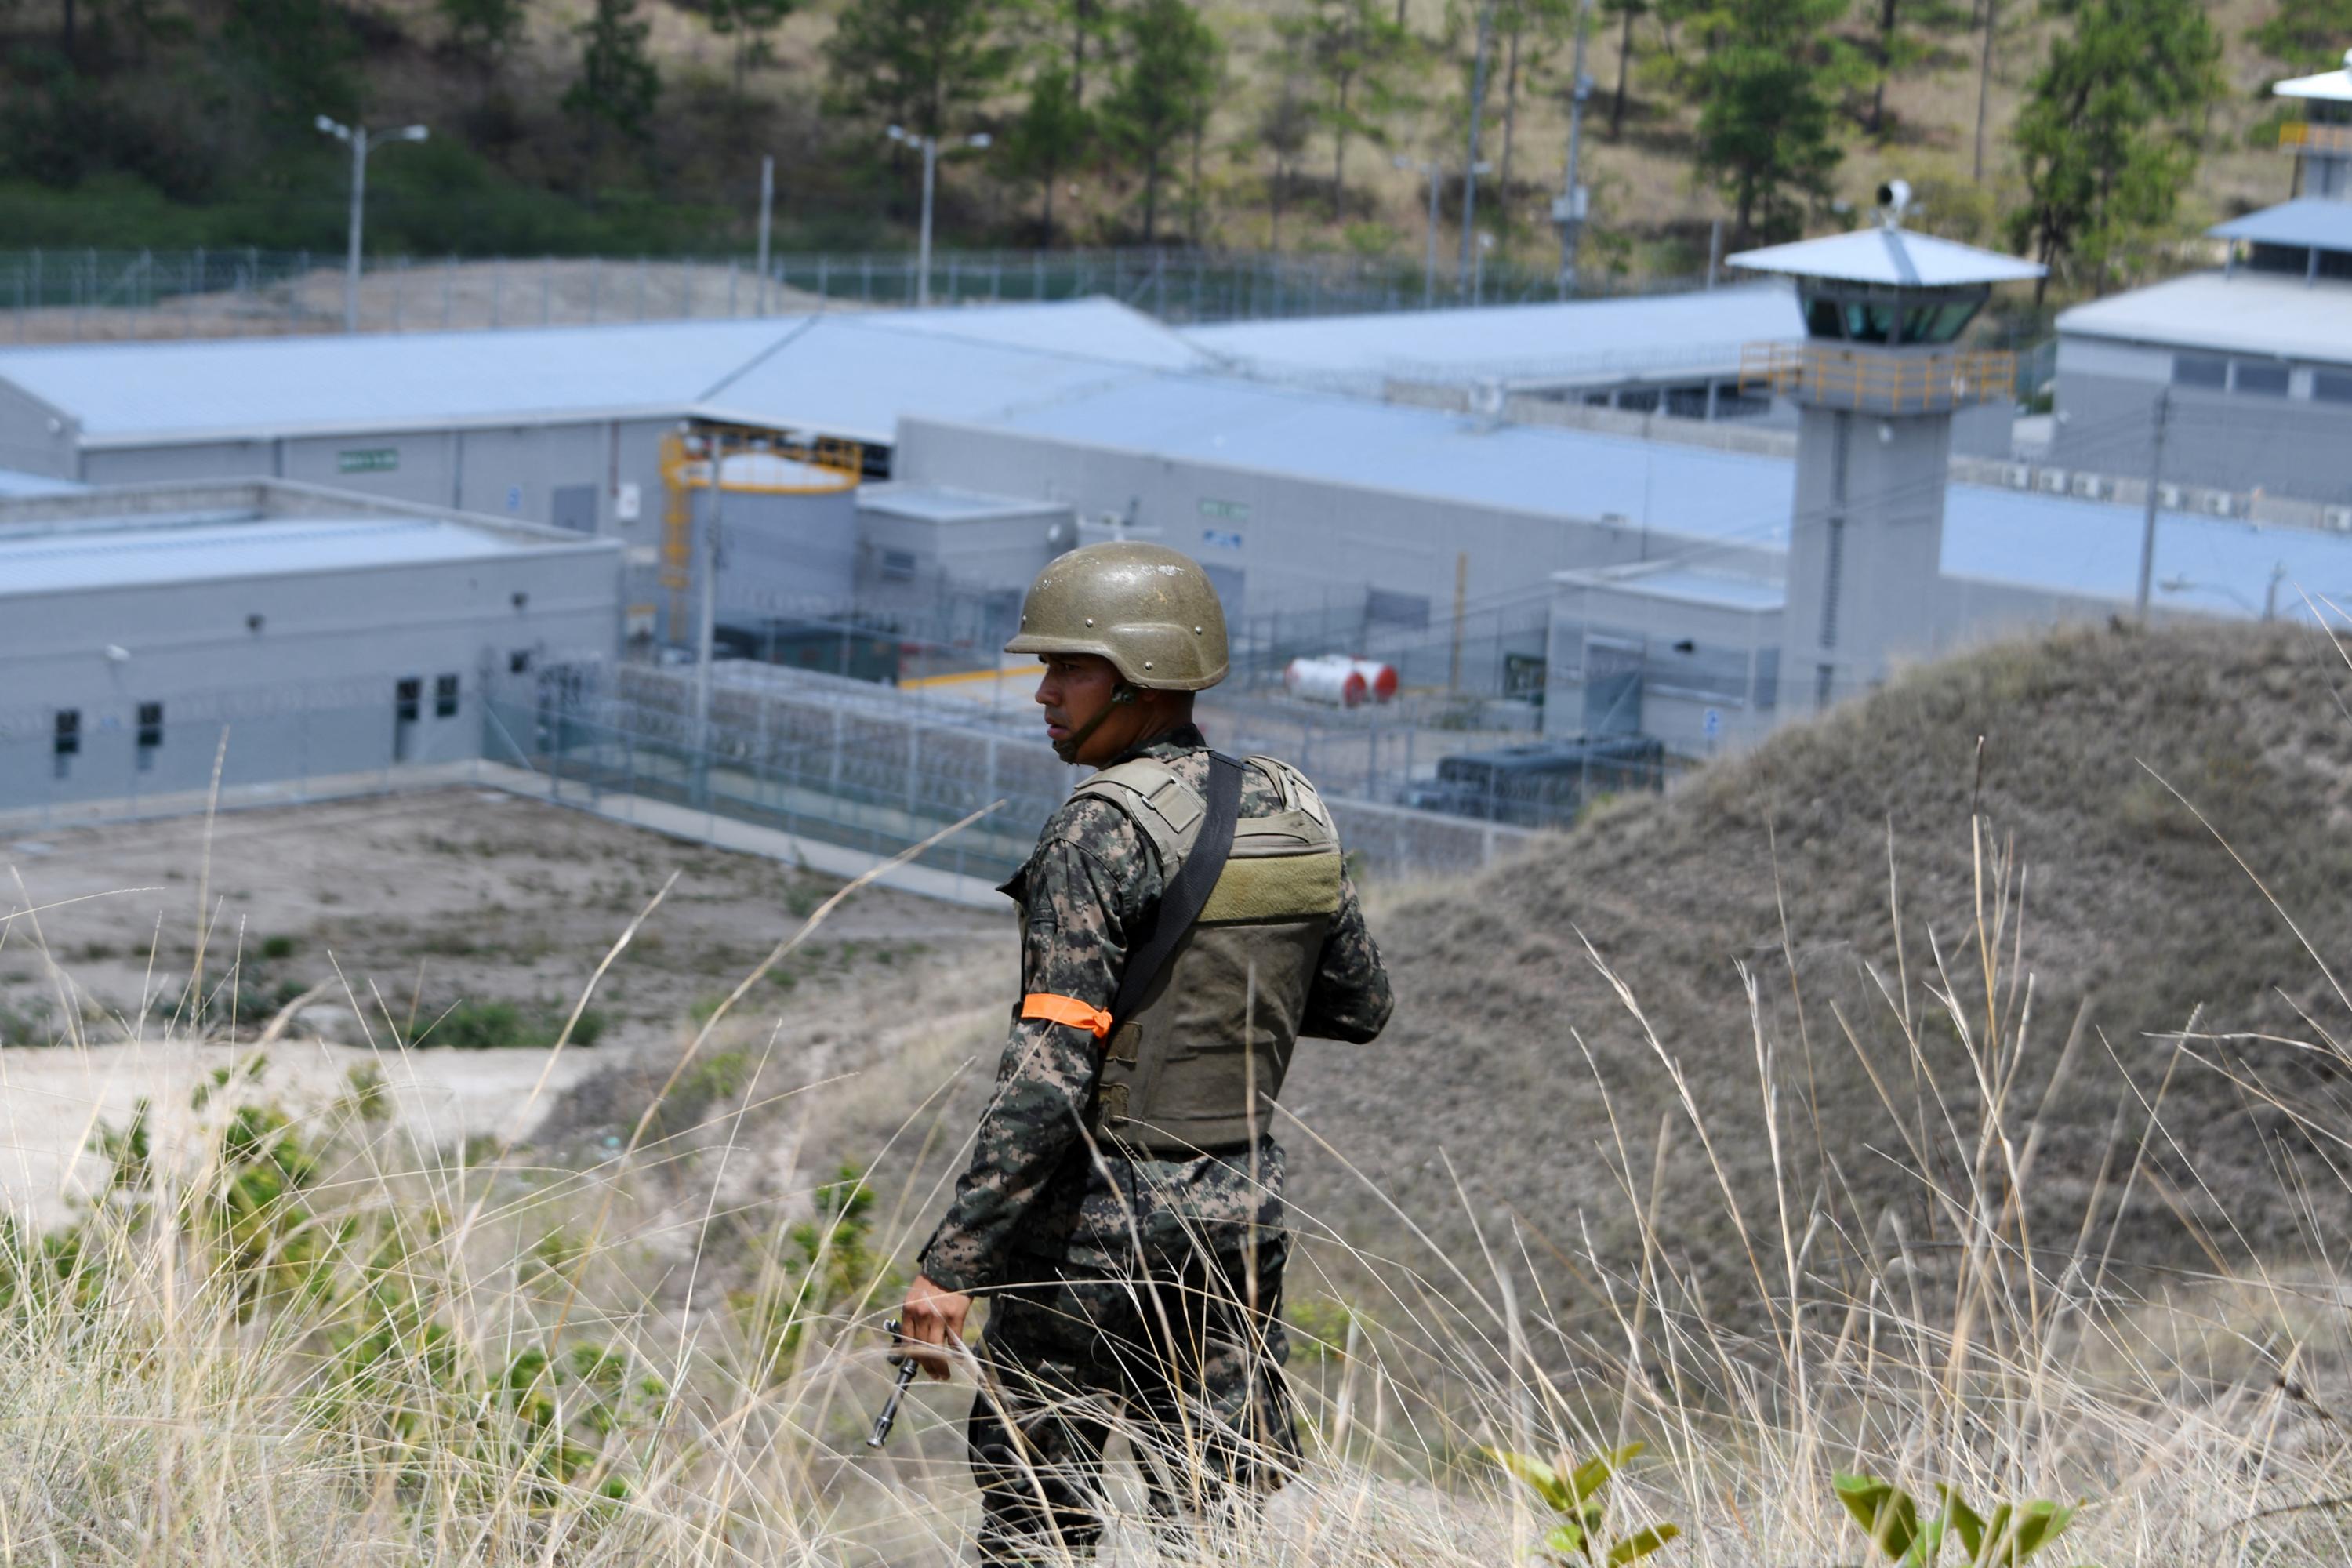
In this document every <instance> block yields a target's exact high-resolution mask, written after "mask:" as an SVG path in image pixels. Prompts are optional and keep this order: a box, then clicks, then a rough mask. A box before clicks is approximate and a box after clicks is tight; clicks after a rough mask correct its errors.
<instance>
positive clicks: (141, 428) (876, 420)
mask: <svg viewBox="0 0 2352 1568" xmlns="http://www.w3.org/2000/svg"><path fill="white" fill-rule="evenodd" d="M1195 363H1205V356H1204V355H1202V354H1201V353H1199V351H1197V350H1194V349H1192V347H1190V346H1189V345H1188V344H1186V343H1184V342H1183V341H1182V340H1181V339H1180V338H1178V337H1176V336H1175V334H1173V333H1172V332H1170V331H1168V330H1167V329H1166V328H1164V327H1161V326H1160V325H1159V323H1157V322H1155V321H1150V320H1149V319H1148V318H1145V317H1142V316H1140V315H1139V314H1138V313H1137V312H1135V311H1133V310H1129V309H1127V308H1126V307H1125V306H1123V305H1120V304H1118V302H1116V301H1114V300H1100V299H1096V300H1071V301H1067V302H1065V303H1058V304H1048V305H1010V306H971V307H964V308H961V309H955V310H931V311H872V312H867V311H842V312H837V313H834V314H829V315H821V316H800V317H772V318H769V319H766V320H745V321H662V322H646V323H642V324H640V323H630V324H625V325H615V326H597V327H552V328H528V329H515V330H506V331H478V332H417V333H370V334H365V335H362V336H355V337H340V336H338V337H302V338H249V339H233V340H214V341H207V342H167V343H80V344H71V345H60V346H57V347H46V348H26V349H7V350H0V382H6V383H10V384H14V385H16V387H18V388H19V389H21V390H22V391H24V392H25V393H26V394H28V395H31V396H32V397H34V398H36V399H37V400H39V401H40V402H42V403H45V404H47V405H49V406H50V407H52V408H54V409H56V410H58V412H59V413H60V414H62V415H64V416H67V417H68V418H71V419H73V420H75V421H77V422H79V425H80V426H81V434H82V438H83V441H84V443H85V444H86V445H88V446H91V447H106V446H118V447H120V446H141V445H147V444H151V443H158V442H167V441H181V442H186V441H199V440H264V439H270V438H273V437H281V436H299V435H305V434H331V433H339V432H353V433H358V432H370V431H391V430H401V429H415V430H434V429H447V428H452V427H457V426H499V425H527V424H542V423H558V422H563V421H567V420H584V419H604V418H672V417H676V416H680V415H684V414H687V413H689V412H694V411H696V410H697V409H698V407H700V406H702V405H705V403H706V401H707V400H710V399H716V400H717V403H718V405H719V407H720V409H721V410H722V411H723V412H724V413H726V414H728V415H730V416H735V417H740V418H743V419H746V420H749V421H752V422H757V423H763V424H771V425H777V426H789V427H796V428H798V427H806V428H816V429H822V430H824V431H827V432H830V433H834V434H839V435H845V436H856V437H862V438H864V439H867V440H872V441H887V440H888V439H890V437H891V431H892V428H893V426H895V424H896V422H897V410H898V407H899V406H900V405H902V404H912V405H919V406H922V407H927V408H929V407H939V408H941V409H942V410H943V411H948V412H954V411H960V410H971V409H973V408H976V407H979V406H983V405H987V404H988V403H989V402H990V400H991V399H992V398H994V399H996V400H997V401H1003V398H1005V397H1017V396H1021V395H1025V394H1026V393H1027V392H1028V391H1029V389H1030V388H1031V387H1032V385H1034V384H1039V383H1043V384H1051V385H1055V386H1062V385H1066V384H1070V382H1071V381H1073V380H1074V379H1076V378H1079V377H1081V376H1083V375H1084V374H1087V373H1088V371H1089V370H1090V369H1098V368H1099V367H1102V366H1106V365H1109V366H1135V365H1147V366H1154V367H1160V368H1169V369H1174V368H1182V367H1184V366H1188V365H1192V364H1195ZM943 382H944V384H942V383H943ZM835 409H840V410H843V411H844V412H845V416H847V417H848V419H849V421H850V427H843V425H842V423H841V421H840V420H837V419H835V418H831V417H828V415H830V414H831V413H832V412H833V411H834V410H835Z"/></svg>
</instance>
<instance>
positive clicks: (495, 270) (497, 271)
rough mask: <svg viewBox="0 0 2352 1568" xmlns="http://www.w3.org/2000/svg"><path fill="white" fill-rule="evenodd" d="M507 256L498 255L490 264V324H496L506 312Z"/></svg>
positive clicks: (494, 325)
mask: <svg viewBox="0 0 2352 1568" xmlns="http://www.w3.org/2000/svg"><path fill="white" fill-rule="evenodd" d="M506 303H507V258H505V257H503V256H501V257H499V258H498V259H497V260H496V261H494V262H492V263H491V264H490V325H491V326H493V327H496V326H498V325H499V323H500V321H501V320H502V319H503V318H504V316H505V313H506Z"/></svg>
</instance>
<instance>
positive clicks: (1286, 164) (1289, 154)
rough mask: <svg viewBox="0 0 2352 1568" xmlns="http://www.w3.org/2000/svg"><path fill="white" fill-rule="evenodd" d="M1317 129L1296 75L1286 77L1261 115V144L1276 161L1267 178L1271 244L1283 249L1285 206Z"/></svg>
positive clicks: (1259, 135)
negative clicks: (1309, 141) (1310, 140)
mask: <svg viewBox="0 0 2352 1568" xmlns="http://www.w3.org/2000/svg"><path fill="white" fill-rule="evenodd" d="M1314 132H1315V108H1314V105H1313V104H1311V103H1309V102H1308V101H1307V95H1306V93H1304V92H1303V91H1301V90H1300V89H1299V85H1298V81H1297V79H1296V78H1295V77H1289V76H1286V77H1284V78H1283V79H1282V85H1281V87H1280V89H1278V90H1277V91H1276V93H1275V95H1274V96H1273V97H1272V98H1271V99H1268V100H1266V104H1265V108H1264V109H1263V110H1260V111H1259V114H1258V117H1257V145H1258V147H1260V148H1263V149H1264V150H1265V152H1266V153H1267V154H1269V155H1270V156H1271V157H1272V158H1273V160H1274V170H1273V172H1272V173H1271V174H1267V175H1266V178H1265V205H1266V215H1267V220H1268V231H1269V232H1268V236H1267V243H1268V245H1270V246H1271V247H1273V248H1274V249H1276V250H1280V249H1281V248H1282V209H1283V205H1284V204H1285V203H1286V201H1287V200H1288V199H1289V195H1290V190H1291V186H1292V185H1293V184H1296V183H1297V179H1298V165H1299V163H1300V162H1301V161H1302V160H1303V159H1304V158H1305V157H1306V155H1307V139H1308V138H1309V137H1311V136H1312V135H1313V134H1314Z"/></svg>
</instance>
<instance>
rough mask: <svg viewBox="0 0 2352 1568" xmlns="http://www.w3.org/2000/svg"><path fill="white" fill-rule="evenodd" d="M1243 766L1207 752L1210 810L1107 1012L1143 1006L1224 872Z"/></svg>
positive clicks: (1120, 1013)
mask: <svg viewBox="0 0 2352 1568" xmlns="http://www.w3.org/2000/svg"><path fill="white" fill-rule="evenodd" d="M1241 806H1242V765H1241V763H1237V762H1235V761H1234V759H1233V758H1231V757H1228V756H1226V755H1225V754H1224V753H1223V752H1210V753H1209V805H1208V815H1207V816H1206V818H1205V819H1204V820H1203V821H1202V824H1201V832H1200V836H1199V837H1196V838H1194V839H1193V840H1192V849H1191V850H1190V851H1189V852H1188V853H1187V854H1186V855H1185V857H1184V858H1183V861H1182V863H1181V864H1180V865H1179V866H1178V867H1177V868H1176V872H1175V874H1174V875H1173V876H1171V877H1170V878H1169V879H1168V888H1167V890H1166V891H1165V892H1163V893H1161V894H1160V910H1159V913H1158V915H1157V916H1156V917H1155V918H1154V919H1153V921H1152V922H1151V934H1150V935H1149V936H1147V937H1145V938H1144V939H1143V941H1142V942H1141V943H1140V944H1139V945H1138V946H1137V947H1136V948H1135V950H1134V951H1133V952H1129V954H1128V955H1127V973H1125V974H1122V975H1121V976H1120V977H1119V982H1118V996H1116V997H1115V998H1113V999H1112V1001H1111V1005H1110V1016H1112V1017H1113V1018H1114V1019H1118V1020H1121V1021H1124V1020H1125V1019H1127V1018H1129V1017H1131V1016H1134V1013H1135V1010H1136V1009H1137V1008H1138V1007H1139V1006H1141V1005H1143V994H1144V993H1145V992H1147V991H1149V990H1150V989H1151V983H1152V981H1154V980H1155V979H1157V978H1159V975H1160V970H1161V969H1162V968H1163V967H1165V966H1166V964H1167V963H1168V960H1169V957H1170V956H1171V954H1172V953H1174V952H1175V951H1176V944H1177V943H1178V942H1181V941H1183V940H1184V933H1185V932H1186V931H1191V930H1192V922H1193V921H1196V920H1199V919H1200V918H1201V911H1202V910H1204V909H1206V908H1208V905H1209V892H1210V889H1213V888H1214V887H1215V886H1216V885H1217V879H1218V877H1220V876H1221V875H1223V872H1224V869H1225V860H1226V858H1227V857H1229V856H1230V855H1231V854H1232V853H1233V848H1234V825H1235V824H1237V823H1238V822H1239V821H1240V820H1241Z"/></svg>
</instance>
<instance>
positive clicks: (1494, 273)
mask: <svg viewBox="0 0 2352 1568" xmlns="http://www.w3.org/2000/svg"><path fill="white" fill-rule="evenodd" d="M1698 281H1699V280H1697V279H1672V280H1666V281H1664V282H1651V283H1648V284H1645V285H1644V286H1643V291H1655V292H1677V291H1680V290H1682V289H1688V288H1693V287H1696V286H1697V283H1698ZM924 283H925V280H924V277H923V274H922V270H921V268H920V267H919V264H918V262H917V260H916V258H915V257H914V256H913V255H912V254H911V253H908V252H905V251H871V252H843V253H824V254H816V255H792V256H784V257H779V258H774V259H773V260H772V263H771V265H770V267H769V268H768V272H767V276H766V277H765V279H762V277H761V272H760V268H759V267H758V264H757V263H756V262H755V261H753V260H751V258H745V257H716V258H711V257H704V258H675V257H666V258H652V257H594V256H592V257H539V258H456V257H451V258H446V259H436V258H417V257H372V258H368V259H367V260H366V262H365V265H364V268H363V270H362V274H361V276H360V278H359V279H358V282H357V286H356V289H353V290H352V298H351V300H350V301H349V304H350V308H351V310H352V315H353V319H354V320H355V321H356V322H357V325H358V329H359V330H360V331H371V332H399V331H452V330H460V329H462V330H478V329H484V328H502V327H538V326H582V325H593V324H596V323H600V322H617V321H683V320H710V319H721V320H723V319H726V318H730V317H754V316H763V315H772V314H785V313H796V312H801V311H805V310H817V309H835V308H875V309H882V308H898V307H903V306H908V305H913V304H916V303H918V302H919V300H923V299H924V298H926V297H928V299H929V301H930V303H932V304H934V305H963V304H975V303H983V302H1017V301H1048V300H1073V299H1083V298H1087V297H1091V296H1096V295H1108V296H1109V297H1111V298H1113V299H1117V300H1122V301H1124V302H1126V303H1127V304H1129V305H1131V306H1133V307H1135V308H1136V309H1138V310H1143V311H1146V312H1149V313H1150V314H1151V315H1154V316H1157V317H1159V318H1160V320H1162V321H1176V322H1208V321H1249V320H1261V319H1267V318H1278V317H1291V316H1322V315H1334V314H1347V313H1355V312H1362V311H1379V310H1417V309H1419V308H1420V307H1421V304H1422V300H1423V276H1422V273H1421V270H1420V268H1419V267H1418V266H1417V265H1416V264H1414V263H1412V262H1409V261H1401V260H1391V259H1389V258H1359V257H1348V256H1306V255H1301V256H1291V255H1282V254H1276V253H1265V254H1249V253H1244V254H1229V253H1223V252H1211V251H1196V250H1171V249H1164V248H1163V249H1132V250H1039V251H1027V250H1023V251H1013V250H988V251H941V252H938V253H936V254H935V255H934V256H933V258H932V260H931V266H930V273H929V288H928V289H926V288H925V286H924ZM347 284H348V279H346V277H345V273H344V267H343V258H341V256H339V255H331V254H326V253H321V252H316V251H287V250H260V249H252V248H246V249H233V250H187V251H163V250H136V251H123V250H92V249H74V250H52V249H37V250H19V251H0V309H4V310H6V311H7V312H8V320H7V321H6V323H5V327H0V342H6V341H13V342H79V341H101V340H109V339H117V338H193V337H253V336H268V335H273V334H284V333H307V332H333V331H341V330H342V328H343V324H344V319H345V310H346V292H345V291H346V288H347ZM1615 288H1616V286H1615V285H1612V284H1608V283H1605V282H1604V283H1603V284H1601V286H1600V289H1599V291H1600V292H1604V293H1605V292H1612V291H1615ZM1582 292H1583V293H1585V294H1587V295H1590V294H1592V293H1593V292H1595V290H1594V289H1585V290H1583V291H1582ZM1557 298H1559V290H1558V286H1557V282H1556V280H1555V279H1554V278H1553V276H1552V274H1551V273H1549V271H1546V270H1542V269H1538V268H1518V267H1513V266H1508V265H1505V264H1500V263H1496V264H1491V265H1489V266H1488V267H1487V268H1486V270H1485V271H1484V272H1483V273H1482V274H1481V275H1479V277H1478V278H1477V279H1475V282H1474V284H1473V285H1472V286H1471V287H1469V288H1466V289H1457V288H1456V287H1455V286H1454V282H1453V280H1452V279H1441V281H1440V286H1439V288H1438V289H1437V290H1436V299H1437V301H1438V302H1439V303H1440V304H1443V305H1465V304H1514V303H1522V302H1528V301H1533V300H1554V299H1557Z"/></svg>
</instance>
